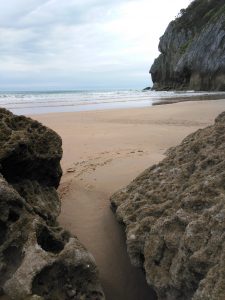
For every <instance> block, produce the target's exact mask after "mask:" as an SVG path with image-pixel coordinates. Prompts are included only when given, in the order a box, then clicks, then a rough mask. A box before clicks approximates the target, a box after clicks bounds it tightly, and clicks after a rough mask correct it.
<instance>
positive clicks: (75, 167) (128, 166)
mask: <svg viewBox="0 0 225 300" xmlns="http://www.w3.org/2000/svg"><path fill="white" fill-rule="evenodd" d="M224 110H225V100H215V101H199V102H198V101H197V102H183V103H176V104H173V105H161V106H153V107H149V108H138V109H136V108H134V109H121V110H107V111H90V112H74V113H52V114H43V115H36V116H32V117H33V118H35V119H37V120H38V121H40V122H42V123H43V124H44V125H46V126H49V127H50V128H52V129H54V130H55V131H56V132H57V133H58V134H59V135H60V136H61V137H62V140H63V151H64V155H63V160H62V167H63V172H64V175H63V177H62V181H61V185H60V188H59V193H60V196H61V199H62V211H61V215H60V218H59V222H60V224H61V225H62V226H64V227H65V228H66V229H68V230H70V231H71V232H72V233H73V234H75V235H77V236H78V238H79V239H80V241H81V242H82V243H83V244H84V245H85V247H86V248H87V249H88V250H89V251H90V252H91V253H92V254H93V255H94V257H95V259H96V262H97V265H98V267H99V270H100V276H101V281H102V285H103V288H104V291H105V294H106V298H107V299H108V300H128V299H129V300H138V299H140V300H145V299H146V300H147V299H148V300H150V299H156V298H155V296H154V292H153V291H152V290H151V289H150V287H148V286H147V284H146V282H145V278H144V274H143V272H142V271H141V270H138V269H136V268H133V267H132V266H131V265H130V262H129V258H128V256H127V253H126V245H125V241H124V233H123V230H122V228H121V227H120V226H119V225H118V223H117V221H116V220H115V217H114V215H113V213H112V212H111V210H110V205H109V197H110V195H111V194H112V193H113V192H115V191H116V190H118V189H120V188H121V187H123V186H124V185H126V184H128V183H129V182H130V181H131V180H132V179H134V178H135V177H136V176H137V175H138V174H139V173H140V172H142V171H143V170H144V169H146V168H147V167H149V166H151V165H152V164H154V163H157V162H158V161H160V160H161V159H163V157H164V153H165V151H166V150H167V149H168V148H169V147H171V146H175V145H177V144H179V143H180V142H181V141H182V139H183V138H184V137H185V136H186V135H188V134H189V133H191V132H193V131H195V130H197V129H199V128H203V127H205V126H207V125H210V124H212V123H213V120H214V118H215V117H216V116H217V115H218V114H219V113H220V112H222V111H224Z"/></svg>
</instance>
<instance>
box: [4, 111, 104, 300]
mask: <svg viewBox="0 0 225 300" xmlns="http://www.w3.org/2000/svg"><path fill="white" fill-rule="evenodd" d="M61 143H62V142H61V138H60V137H59V136H58V135H57V134H56V133H55V132H54V131H52V130H50V129H48V128H46V127H44V126H42V125H41V124H40V123H38V122H37V121H33V120H31V119H29V118H26V117H23V116H15V115H13V114H12V113H10V112H9V111H7V110H5V109H0V173H1V174H0V295H7V296H9V297H10V299H15V300H22V299H27V300H28V299H33V300H35V299H37V300H38V299H39V300H41V299H42V300H43V299H44V300H67V299H68V300H69V299H76V300H86V299H91V300H92V299H93V300H94V299H96V300H102V299H104V295H103V292H102V289H101V286H100V284H99V279H98V272H97V269H96V265H95V261H94V259H93V257H92V256H91V255H90V254H89V253H88V252H87V251H86V250H85V249H84V247H83V246H82V245H81V244H80V243H79V241H78V239H77V238H76V237H74V236H72V235H71V234H70V233H69V232H67V231H65V230H63V229H62V228H61V227H59V225H58V224H57V221H56V218H57V216H58V215H59V212H60V201H59V198H58V195H57V192H56V188H57V187H58V185H59V181H60V178H61V174H62V171H61V168H60V159H61V157H62V148H61Z"/></svg>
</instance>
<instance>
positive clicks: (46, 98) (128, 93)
mask: <svg viewBox="0 0 225 300" xmlns="http://www.w3.org/2000/svg"><path fill="white" fill-rule="evenodd" d="M204 97H205V98H207V99H208V98H210V99H211V98H212V99H213V98H215V97H216V99H218V98H225V93H224V92H205V91H202V92H195V91H152V90H149V91H143V90H141V89H140V90H138V89H130V90H128V89H126V90H122V89H117V90H116V89H110V90H103V89H99V90H55V91H53V90H52V91H44V90H43V91H18V92H15V91H0V106H1V107H4V108H6V109H9V110H10V111H11V112H13V113H15V114H18V115H31V114H44V113H54V112H76V111H77V112H78V111H90V110H105V109H121V108H138V107H148V106H152V105H155V104H159V103H160V102H164V101H165V100H166V101H167V102H170V101H173V100H174V99H175V100H176V101H178V102H179V100H180V101H186V100H191V99H195V100H196V98H197V99H198V98H199V99H202V98H204Z"/></svg>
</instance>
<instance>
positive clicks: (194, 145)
mask: <svg viewBox="0 0 225 300" xmlns="http://www.w3.org/2000/svg"><path fill="white" fill-rule="evenodd" d="M224 157H225V112H224V113H222V114H220V115H219V116H218V117H217V118H216V120H215V124H214V125H212V126H209V127H207V128H205V129H200V130H198V131H197V132H195V133H193V134H191V135H189V136H188V137H186V138H185V139H184V140H183V142H182V143H181V144H180V145H179V146H177V147H174V148H171V149H169V150H168V151H167V153H166V158H165V159H164V160H163V161H162V162H160V163H159V164H157V165H154V166H152V167H151V168H149V169H147V170H146V171H144V172H143V173H142V174H141V175H140V176H139V177H137V178H136V179H135V180H134V181H133V182H131V183H130V184H129V185H128V186H127V187H126V188H124V189H122V190H120V191H118V192H117V193H116V194H114V195H113V196H112V197H111V206H112V209H113V210H114V211H115V214H116V216H117V219H118V221H119V222H121V223H122V224H123V225H124V227H125V230H126V238H127V250H128V253H129V256H130V259H131V262H132V264H133V265H135V266H138V267H141V268H143V269H144V271H145V273H146V279H147V282H148V283H149V285H151V286H152V287H153V288H154V289H155V291H156V292H157V294H158V299H159V300H191V299H192V300H224V297H225V171H224V170H225V160H224Z"/></svg>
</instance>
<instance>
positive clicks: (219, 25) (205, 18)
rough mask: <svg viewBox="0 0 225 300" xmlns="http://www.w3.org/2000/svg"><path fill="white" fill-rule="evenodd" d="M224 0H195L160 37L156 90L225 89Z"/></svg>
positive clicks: (154, 70) (154, 71)
mask: <svg viewBox="0 0 225 300" xmlns="http://www.w3.org/2000/svg"><path fill="white" fill-rule="evenodd" d="M224 28H225V3H224V0H207V1H206V0H194V1H193V2H192V3H191V4H190V5H189V7H188V8H187V9H182V10H181V12H180V15H179V16H178V17H177V18H176V19H175V20H174V21H172V22H171V23H170V24H169V26H168V28H167V29H166V32H165V33H164V35H163V36H162V37H161V38H160V43H159V51H160V52H161V54H160V56H159V57H158V58H157V59H156V60H155V62H154V64H153V65H152V67H151V70H150V73H151V75H152V80H153V83H154V85H153V88H154V89H156V90H171V89H173V90H212V91H213V90H215V91H218V90H225V30H224Z"/></svg>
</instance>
